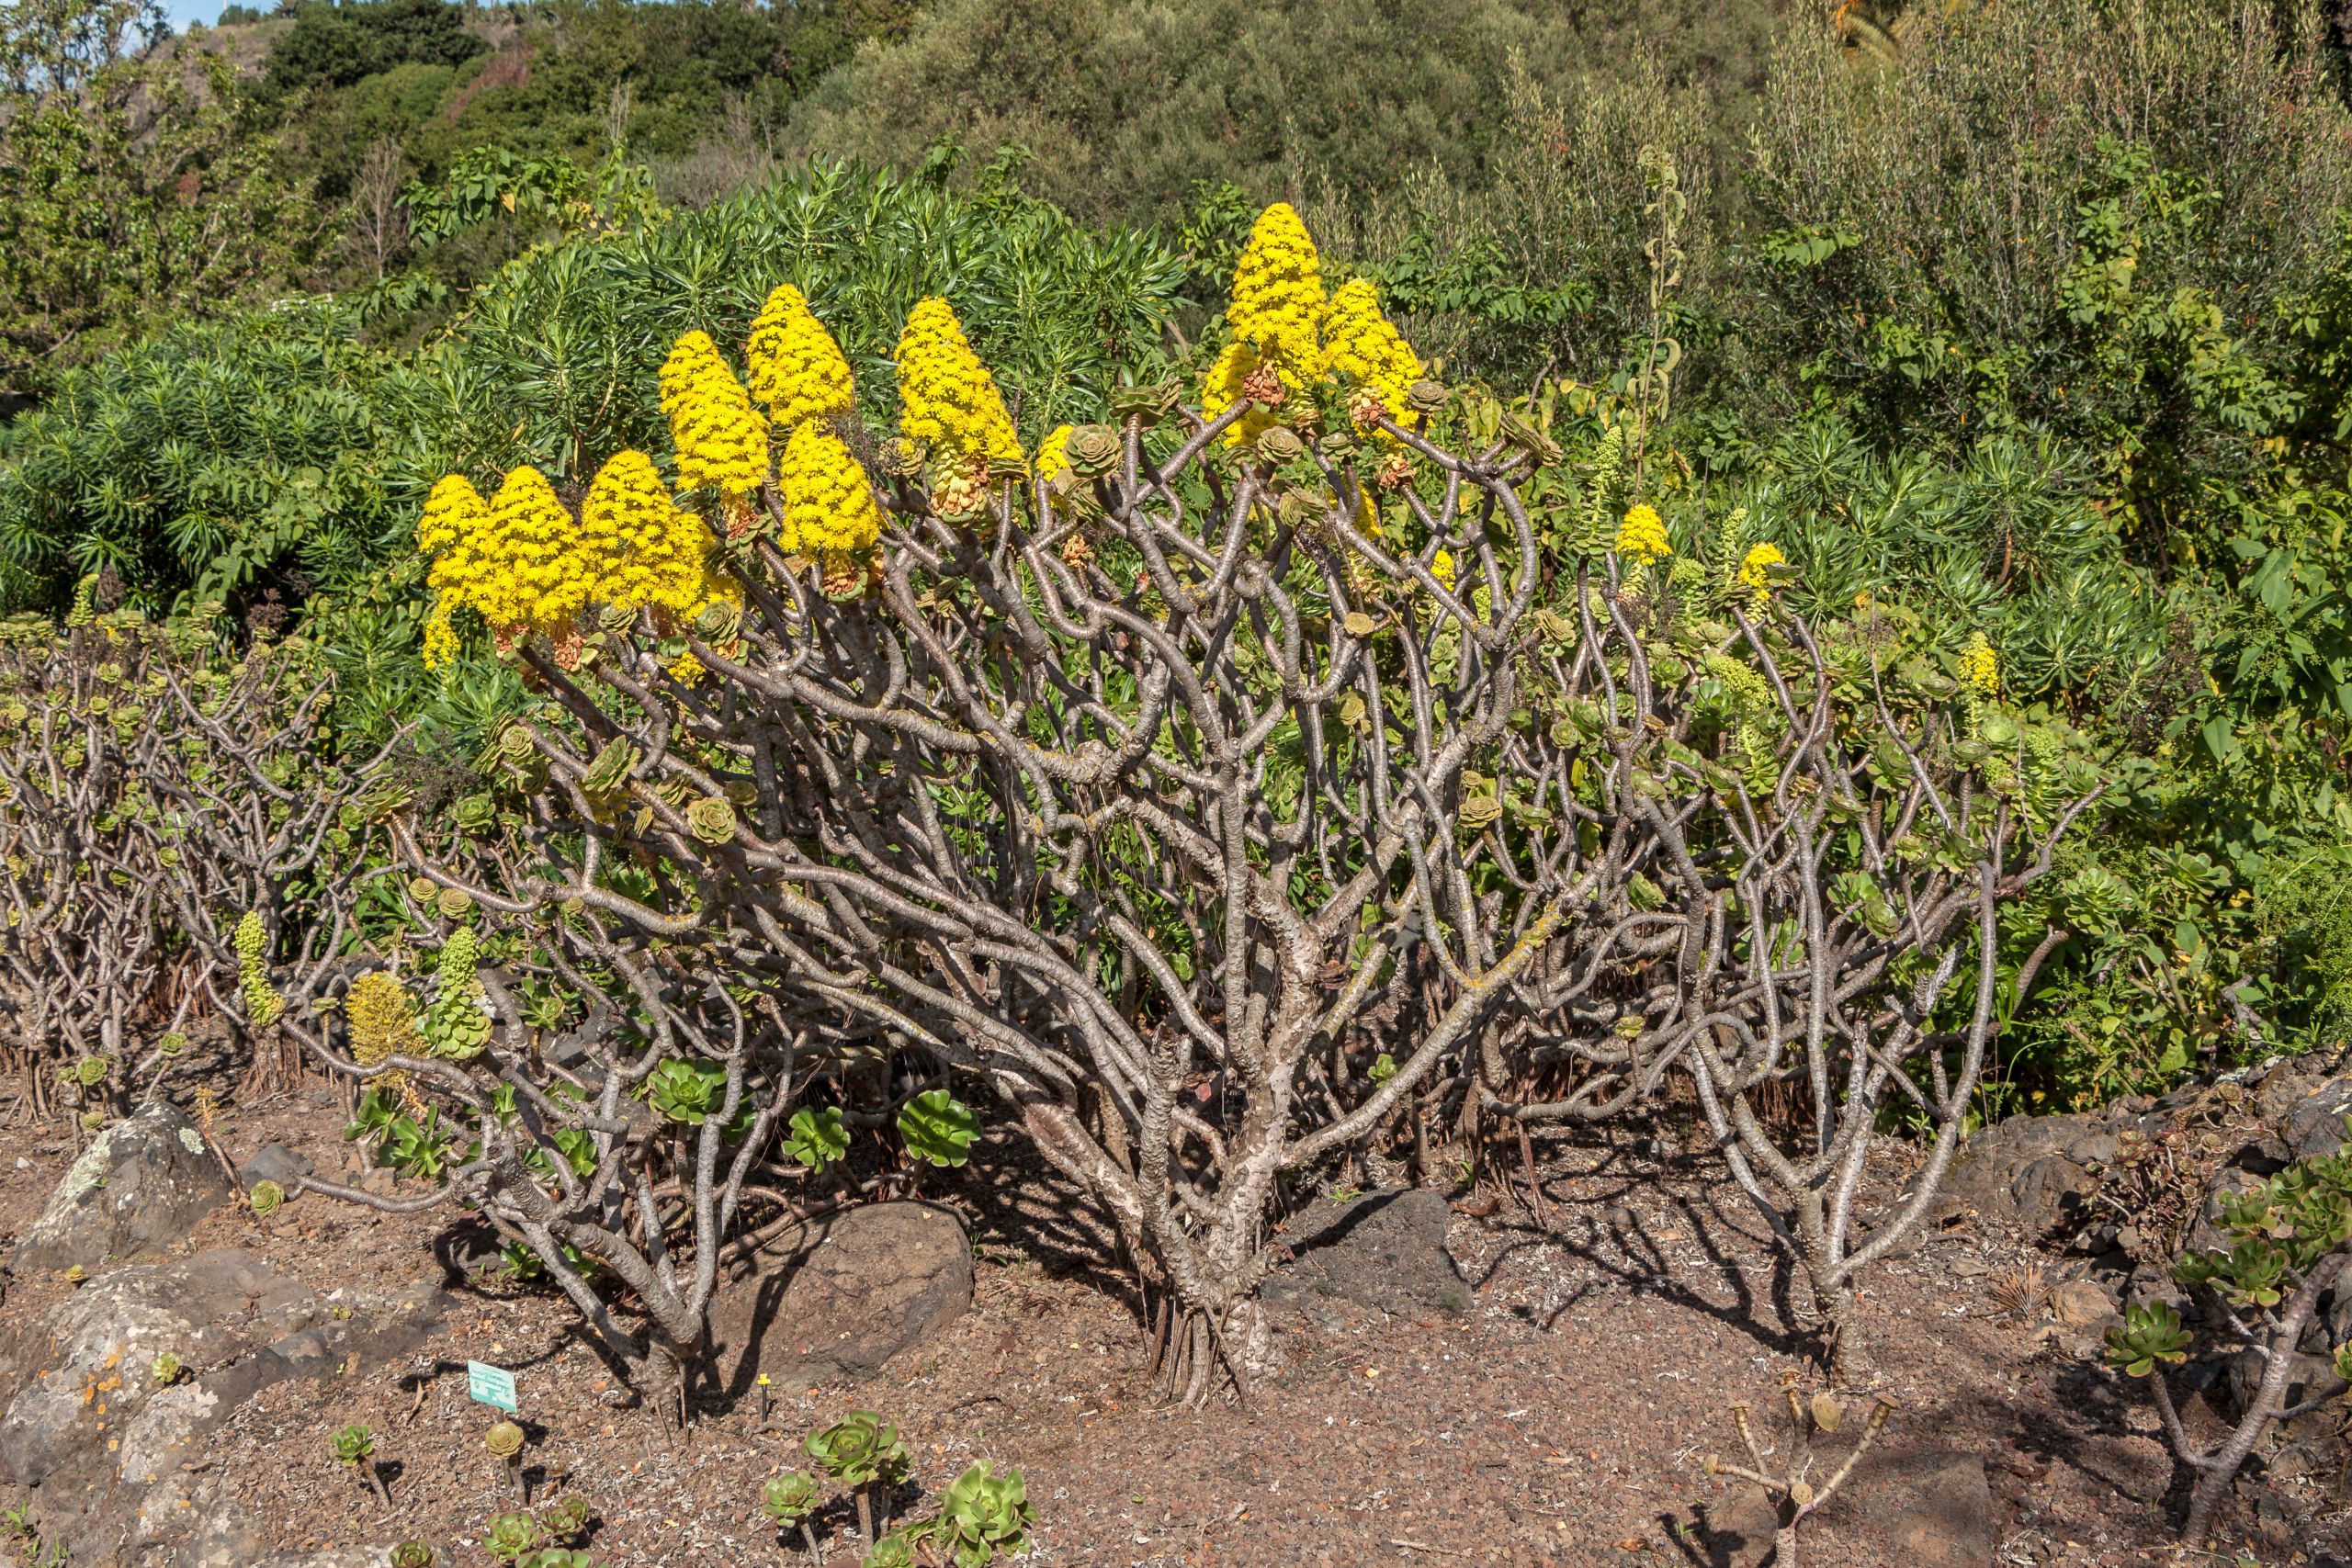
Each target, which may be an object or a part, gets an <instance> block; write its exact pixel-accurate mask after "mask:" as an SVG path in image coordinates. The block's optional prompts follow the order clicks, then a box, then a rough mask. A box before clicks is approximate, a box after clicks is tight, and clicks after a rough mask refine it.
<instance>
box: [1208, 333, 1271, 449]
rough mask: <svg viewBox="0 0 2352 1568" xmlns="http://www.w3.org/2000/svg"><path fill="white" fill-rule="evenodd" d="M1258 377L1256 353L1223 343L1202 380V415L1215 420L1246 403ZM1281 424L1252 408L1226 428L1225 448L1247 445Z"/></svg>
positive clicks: (1244, 346)
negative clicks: (1223, 350)
mask: <svg viewBox="0 0 2352 1568" xmlns="http://www.w3.org/2000/svg"><path fill="white" fill-rule="evenodd" d="M1260 377H1261V367H1260V362H1259V359H1258V351H1257V350H1256V349H1254V348H1252V347H1250V345H1249V344H1246V343H1230V344H1226V346H1225V352H1224V353H1222V354H1220V355H1217V356H1216V364H1214V365H1212V366H1210V367H1209V370H1208V374H1207V375H1206V376H1204V377H1203V378H1202V379H1201V412H1202V415H1203V416H1204V418H1207V419H1210V420H1215V419H1216V418H1217V416H1218V415H1220V414H1222V413H1224V412H1225V411H1226V410H1227V409H1229V408H1231V407H1232V406H1233V405H1234V404H1236V403H1238V402H1244V401H1247V400H1249V398H1250V394H1251V392H1252V390H1253V383H1254V382H1257V381H1258V380H1259V379H1260ZM1278 423H1281V421H1280V420H1279V419H1278V418H1277V417H1276V416H1275V415H1273V414H1272V413H1269V412H1266V411H1265V410H1264V409H1260V408H1253V409H1251V410H1250V411H1249V412H1247V413H1245V414H1243V415H1242V416H1241V417H1240V418H1239V419H1237V420H1235V421H1234V422H1233V423H1231V424H1229V425H1227V426H1226V430H1225V444H1226V445H1227V446H1252V445H1254V444H1255V443H1256V442H1257V439H1258V437H1259V436H1261V435H1263V434H1265V433H1266V432H1267V431H1269V430H1271V429H1272V428H1273V427H1274V426H1275V425H1276V424H1278Z"/></svg>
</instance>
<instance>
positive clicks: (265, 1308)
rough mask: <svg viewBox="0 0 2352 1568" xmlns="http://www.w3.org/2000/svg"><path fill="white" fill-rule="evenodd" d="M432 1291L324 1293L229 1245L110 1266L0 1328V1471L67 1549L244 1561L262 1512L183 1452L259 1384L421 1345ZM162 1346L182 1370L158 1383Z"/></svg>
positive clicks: (196, 1566) (156, 1560) (263, 1540)
mask: <svg viewBox="0 0 2352 1568" xmlns="http://www.w3.org/2000/svg"><path fill="white" fill-rule="evenodd" d="M446 1303H447V1298H445V1297H443V1296H442V1295H441V1294H440V1292H437V1291H432V1290H429V1289H424V1290H412V1291H409V1292H401V1293H398V1294H393V1295H388V1296H373V1295H365V1294H360V1293H356V1292H335V1293H334V1299H333V1300H328V1299H322V1298H321V1297H319V1296H317V1295H316V1294H314V1293H313V1292H311V1291H310V1290H309V1289H308V1288H306V1287H305V1286H303V1285H301V1284H300V1282H298V1281H295V1280H288V1279H286V1278H284V1277H283V1276H281V1275H279V1274H277V1273H276V1272H275V1271H273V1270H272V1269H270V1268H269V1266H268V1265H267V1264H266V1263H265V1262H264V1261H263V1260H262V1259H261V1258H258V1257H256V1256H254V1254H252V1253H248V1252H243V1251H238V1250H234V1249H221V1250H217V1251H211V1252H203V1253H198V1255H197V1256H195V1257H193V1258H184V1259H181V1260H179V1261H176V1262H173V1263H166V1264H149V1265H141V1266H136V1267H132V1268H128V1269H116V1270H114V1271H113V1272H111V1273H108V1274H107V1275H105V1276H103V1277H102V1278H100V1279H98V1280H96V1281H95V1282H93V1283H91V1284H89V1285H87V1286H85V1287H84V1288H83V1289H81V1290H79V1291H76V1292H74V1294H72V1295H70V1296H68V1297H66V1298H65V1299H64V1300H63V1301H62V1302H60V1303H58V1304H57V1305H56V1306H55V1307H54V1308H52V1309H51V1312H50V1313H49V1314H47V1316H46V1317H45V1318H43V1319H41V1320H40V1321H39V1322H37V1323H36V1322H29V1321H28V1322H23V1323H10V1324H8V1325H6V1332H5V1334H0V1484H6V1487H7V1488H8V1489H9V1490H10V1491H11V1492H12V1493H16V1494H17V1495H25V1494H29V1501H30V1504H31V1507H32V1512H33V1517H34V1519H35V1521H36V1522H37V1523H38V1524H39V1526H40V1529H41V1530H42V1532H43V1534H44V1535H45V1536H46V1537H48V1538H50V1539H52V1540H57V1541H59V1542H61V1543H62V1544H63V1545H65V1546H67V1547H68V1548H69V1549H70V1551H71V1552H72V1560H73V1561H74V1562H76V1563H85V1562H86V1563H107V1562H140V1563H141V1564H157V1565H170V1568H230V1565H232V1564H233V1565H235V1568H246V1565H248V1564H252V1563H254V1562H257V1561H259V1560H261V1559H262V1558H263V1557H264V1556H265V1555H266V1551H267V1549H268V1548H269V1547H270V1546H271V1545H272V1544H273V1543H272V1542H271V1541H270V1540H268V1539H267V1536H266V1530H265V1529H264V1527H263V1525H262V1523H261V1522H259V1521H256V1520H254V1519H252V1518H251V1517H247V1516H245V1515H244V1514H243V1512H242V1511H241V1510H240V1509H239V1508H238V1507H237V1506H235V1505H234V1504H233V1503H232V1501H231V1500H230V1499H228V1498H226V1497H224V1496H221V1495H219V1492H220V1487H221V1486H222V1484H223V1482H222V1478H221V1476H220V1473H219V1472H218V1471H217V1470H213V1469H198V1470H190V1469H189V1468H188V1467H187V1463H186V1462H185V1461H187V1460H188V1459H190V1458H192V1457H194V1456H196V1455H198V1454H200V1453H201V1452H202V1450H203V1446H204V1444H205V1443H206V1442H207V1440H208V1439H209V1436H210V1434H212V1433H213V1432H214V1431H216V1430H217V1429H218V1428H219V1427H220V1425H221V1424H222V1423H223V1422H225V1421H226V1420H228V1419H229V1417H230V1416H232V1415H233V1414H234V1413H235V1412H236V1410H237V1409H238V1408H239V1407H240V1406H242V1405H243V1404H244V1403H245V1402H246V1401H247V1400H249V1399H251V1398H252V1397H253V1396H254V1394H255V1393H259V1392H260V1391H261V1390H263V1389H265V1388H267V1387H270V1386H272V1385H273V1384H276V1383H279V1382H288V1381H291V1380H295V1379H320V1380H323V1379H325V1378H326V1377H328V1376H330V1375H331V1374H332V1373H333V1372H334V1371H335V1369H336V1368H337V1367H339V1366H341V1365H343V1364H344V1363H345V1361H346V1360H347V1359H351V1358H354V1357H356V1359H357V1361H358V1364H359V1365H360V1366H361V1367H363V1368H364V1367H368V1366H370V1365H380V1364H382V1363H383V1362H385V1361H387V1360H390V1359H395V1358H397V1357H400V1356H404V1355H407V1354H409V1353H411V1352H413V1351H414V1350H416V1349H418V1348H422V1346H423V1345H424V1342H425V1337H426V1335H427V1334H428V1333H429V1332H430V1331H431V1329H432V1328H433V1327H434V1326H435V1324H436V1322H437V1320H438V1317H439V1314H440V1313H441V1312H442V1310H443V1309H444V1307H445V1306H446ZM338 1313H340V1314H342V1315H340V1316H338V1315H337V1314H338ZM164 1351H169V1352H171V1353H172V1354H173V1355H175V1356H177V1357H178V1358H179V1359H180V1361H181V1363H182V1365H183V1367H184V1369H185V1373H184V1375H183V1376H182V1378H181V1379H180V1380H179V1381H177V1382H172V1383H168V1384H166V1383H159V1382H156V1380H155V1378H154V1375H153V1362H154V1359H155V1357H156V1356H157V1355H159V1354H161V1353H163V1352H164Z"/></svg>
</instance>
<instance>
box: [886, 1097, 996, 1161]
mask: <svg viewBox="0 0 2352 1568" xmlns="http://www.w3.org/2000/svg"><path fill="white" fill-rule="evenodd" d="M979 1135H980V1120H979V1118H978V1117H977V1116H975V1115H973V1114H972V1109H971V1107H970V1106H968V1105H966V1104H965V1103H964V1102H963V1101H961V1100H957V1099H956V1097H955V1096H954V1095H951V1094H949V1093H948V1092H947V1091H946V1090H945V1089H927V1090H925V1091H924V1092H923V1093H922V1094H919V1095H916V1096H915V1097H914V1098H913V1099H912V1100H909V1101H907V1103H906V1107H905V1109H903V1110H901V1111H899V1136H900V1137H901V1138H904V1139H905V1140H906V1143H907V1152H908V1153H909V1154H910V1155H912V1156H915V1157H916V1158H917V1159H920V1160H924V1161H927V1162H928V1163H930V1164H932V1165H962V1164H963V1163H964V1162H965V1161H966V1160H967V1159H969V1158H970V1157H971V1149H972V1143H973V1141H974V1140H975V1139H977V1138H978V1136H979Z"/></svg>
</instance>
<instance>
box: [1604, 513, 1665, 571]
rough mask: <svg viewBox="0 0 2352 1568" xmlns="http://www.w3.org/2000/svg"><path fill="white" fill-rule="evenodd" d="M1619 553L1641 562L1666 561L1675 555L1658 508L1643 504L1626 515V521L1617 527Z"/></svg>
mask: <svg viewBox="0 0 2352 1568" xmlns="http://www.w3.org/2000/svg"><path fill="white" fill-rule="evenodd" d="M1617 553H1618V554H1619V555H1621V556H1632V557H1633V558H1634V559H1636V560H1640V561H1654V560H1664V559H1665V558H1667V557H1668V556H1670V555H1672V554H1673V553H1674V547H1673V546H1672V545H1671V544H1669V543H1668V542H1667V537H1666V524H1665V522H1664V520H1663V519H1661V518H1660V517H1659V516H1658V514H1657V508H1656V507H1654V506H1650V505H1647V504H1643V505H1639V506H1635V507H1634V508H1632V509H1631V510H1629V511H1628V512H1627V513H1625V520H1624V521H1623V522H1622V523H1620V524H1618V525H1617Z"/></svg>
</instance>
